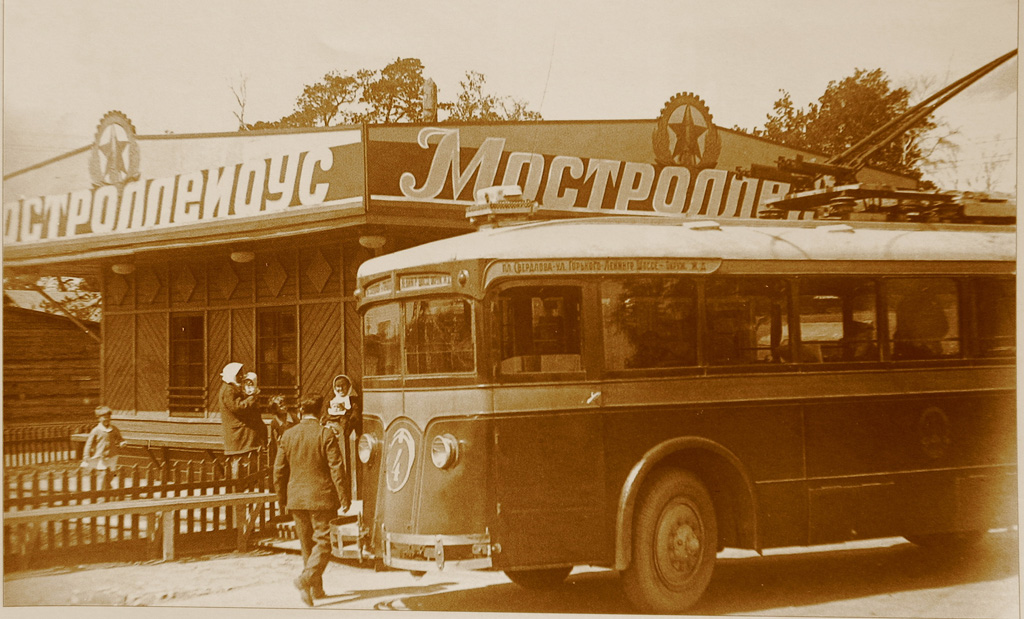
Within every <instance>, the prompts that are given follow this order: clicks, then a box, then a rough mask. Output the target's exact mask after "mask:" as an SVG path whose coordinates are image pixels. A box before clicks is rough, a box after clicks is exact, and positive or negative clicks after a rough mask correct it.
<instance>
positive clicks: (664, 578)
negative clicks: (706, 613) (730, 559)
mask: <svg viewBox="0 0 1024 619" xmlns="http://www.w3.org/2000/svg"><path fill="white" fill-rule="evenodd" d="M717 548H718V525H717V523H716V521H715V507H714V504H713V503H712V502H711V496H710V495H709V494H708V490H707V488H705V487H704V484H703V483H701V481H700V480H699V479H698V478H697V477H696V476H694V475H693V474H692V473H689V472H687V471H682V470H678V469H666V470H664V471H662V472H660V473H657V474H656V475H655V476H654V477H653V478H652V479H651V481H650V483H649V484H647V485H646V486H645V487H644V488H643V489H642V490H641V492H640V496H639V502H638V505H637V509H636V512H635V514H634V517H633V556H632V560H631V561H630V565H629V567H628V568H626V569H625V570H624V571H623V572H622V585H623V589H624V590H625V593H626V596H627V597H628V598H629V600H630V601H631V602H632V603H633V605H634V606H636V607H637V608H638V609H640V610H642V611H644V612H650V613H675V612H678V611H682V610H685V609H686V608H689V607H690V606H692V605H693V604H695V603H696V602H697V600H698V599H700V596H701V595H702V594H703V593H704V590H705V589H706V588H707V586H708V583H709V582H710V581H711V572H712V571H713V570H714V567H715V553H716V551H717Z"/></svg>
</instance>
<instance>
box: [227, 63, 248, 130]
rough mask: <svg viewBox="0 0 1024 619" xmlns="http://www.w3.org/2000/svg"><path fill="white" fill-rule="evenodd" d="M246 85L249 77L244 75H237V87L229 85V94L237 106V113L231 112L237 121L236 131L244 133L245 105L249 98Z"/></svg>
mask: <svg viewBox="0 0 1024 619" xmlns="http://www.w3.org/2000/svg"><path fill="white" fill-rule="evenodd" d="M248 84H249V77H248V76H246V75H242V74H241V73H240V74H239V75H238V84H237V85H235V84H232V85H231V94H232V95H234V97H235V103H236V104H237V105H238V111H237V112H233V113H234V115H235V118H236V119H237V120H238V130H239V131H245V128H246V124H245V105H246V103H247V102H248V98H249V95H248Z"/></svg>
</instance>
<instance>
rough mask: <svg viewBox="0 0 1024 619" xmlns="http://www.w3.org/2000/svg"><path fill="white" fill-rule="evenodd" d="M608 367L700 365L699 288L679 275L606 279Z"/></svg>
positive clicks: (603, 298) (603, 308)
mask: <svg viewBox="0 0 1024 619" xmlns="http://www.w3.org/2000/svg"><path fill="white" fill-rule="evenodd" d="M601 312H602V314H603V323H604V367H605V369H606V370H609V371H618V370H634V369H653V368H676V367H685V366H693V365H696V364H697V287H696V286H695V285H694V283H693V281H692V280H689V279H683V278H676V277H633V278H625V279H614V280H606V281H603V282H601Z"/></svg>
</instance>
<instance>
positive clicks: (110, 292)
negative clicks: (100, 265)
mask: <svg viewBox="0 0 1024 619" xmlns="http://www.w3.org/2000/svg"><path fill="white" fill-rule="evenodd" d="M134 303H135V276H134V275H118V274H116V273H112V272H111V273H109V274H105V276H104V277H103V307H104V309H107V310H126V309H131V307H132V305H133V304H134Z"/></svg>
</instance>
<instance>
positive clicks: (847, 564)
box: [4, 534, 1020, 618]
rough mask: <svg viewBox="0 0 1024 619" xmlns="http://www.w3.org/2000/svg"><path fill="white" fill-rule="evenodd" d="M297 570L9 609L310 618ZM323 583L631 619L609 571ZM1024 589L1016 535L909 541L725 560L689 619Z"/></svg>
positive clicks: (121, 578) (256, 562)
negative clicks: (981, 540) (261, 612)
mask: <svg viewBox="0 0 1024 619" xmlns="http://www.w3.org/2000/svg"><path fill="white" fill-rule="evenodd" d="M298 570H299V558H298V557H297V556H295V555H287V554H265V553H249V554H244V555H237V554H236V555H224V556H218V557H211V558H206V559H204V560H192V561H175V562H171V563H150V564H141V565H133V566H106V567H101V568H91V569H82V570H62V571H51V572H38V573H31V574H17V573H16V574H8V575H5V578H4V581H5V582H4V605H5V606H21V605H41V604H42V605H53V604H57V605H76V606H77V605H84V604H100V605H135V606H177V607H181V606H185V607H202V608H263V609H266V608H291V609H298V608H303V606H302V604H301V602H300V601H299V599H298V595H297V593H296V591H295V590H294V589H293V588H292V587H291V584H290V583H291V578H292V577H294V575H295V574H296V573H297V572H298ZM324 580H325V588H326V589H327V591H328V593H329V594H332V597H329V598H327V599H325V600H321V601H320V602H318V606H319V607H323V608H330V609H344V610H356V609H363V610H370V609H378V610H410V611H443V612H451V611H472V612H502V613H507V612H515V613H595V614H604V613H613V614H620V613H621V614H626V613H630V612H631V609H630V607H629V605H628V603H627V602H626V600H625V598H624V597H623V594H622V591H621V588H620V587H619V582H618V578H617V576H616V575H615V574H614V573H612V572H609V571H606V570H599V569H585V568H577V570H576V571H574V572H573V574H572V575H571V576H570V577H569V579H568V580H567V581H566V583H565V585H564V586H562V587H561V588H558V589H556V590H552V591H544V592H533V591H526V590H523V589H520V588H519V587H517V586H516V585H513V584H512V583H510V582H509V581H508V580H507V579H506V578H505V577H504V575H502V574H500V573H484V572H470V573H466V572H463V573H443V574H433V573H432V574H427V575H426V576H424V577H422V578H420V579H416V578H413V577H412V576H411V575H410V574H407V573H404V572H374V571H373V570H372V569H366V568H361V567H358V566H356V565H353V564H342V563H335V564H332V565H331V566H330V567H329V568H328V571H327V574H326V575H325V579H324ZM1019 584H1020V583H1019V578H1018V541H1017V536H1016V535H1015V534H1003V535H993V536H991V538H990V539H989V540H987V541H986V543H985V544H984V545H983V546H982V547H981V548H980V549H979V551H978V552H976V553H974V554H973V555H971V556H970V557H967V558H962V559H959V560H953V561H939V560H937V559H936V558H935V557H934V556H931V555H929V554H928V553H926V552H924V551H922V550H921V549H919V548H917V547H915V546H912V545H910V544H908V543H905V542H903V540H902V539H887V540H876V541H872V542H862V543H851V544H842V545H836V546H823V547H817V548H814V549H810V550H808V549H793V550H783V551H772V552H769V553H767V554H766V556H764V557H758V556H756V555H753V554H751V553H741V552H737V551H726V552H725V553H722V554H721V555H720V557H719V562H718V566H717V567H716V571H715V576H714V579H713V580H712V584H711V587H710V588H709V590H708V592H707V594H706V595H705V597H704V599H703V600H702V601H701V602H700V604H699V606H697V607H696V608H694V609H693V610H692V611H691V612H692V613H694V614H705V615H724V614H737V615H767V616H817V617H850V616H858V617H871V616H877V617H1000V618H1002V617H1007V618H1009V617H1019V616H1020V604H1019V596H1020V586H1019ZM24 610H25V611H26V612H28V611H31V608H28V609H24ZM373 614H374V615H375V616H381V615H380V614H379V613H373ZM415 614H416V615H419V616H421V617H422V616H429V615H425V614H420V613H415ZM174 616H182V615H177V614H176V615H174ZM345 616H346V617H348V616H353V614H351V613H345Z"/></svg>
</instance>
